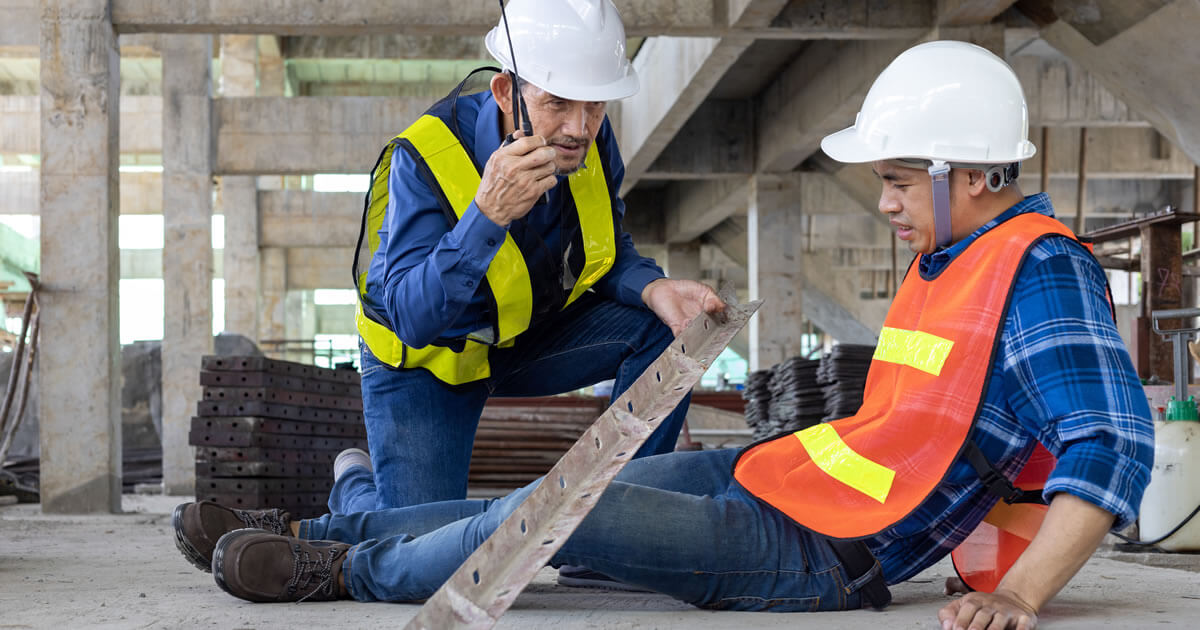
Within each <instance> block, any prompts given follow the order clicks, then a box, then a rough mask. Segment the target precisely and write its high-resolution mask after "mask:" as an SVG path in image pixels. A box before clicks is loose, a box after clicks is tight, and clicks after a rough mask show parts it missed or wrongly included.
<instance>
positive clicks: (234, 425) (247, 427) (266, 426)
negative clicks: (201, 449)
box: [191, 416, 367, 439]
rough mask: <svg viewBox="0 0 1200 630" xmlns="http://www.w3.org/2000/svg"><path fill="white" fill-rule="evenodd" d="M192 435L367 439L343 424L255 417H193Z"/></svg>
mask: <svg viewBox="0 0 1200 630" xmlns="http://www.w3.org/2000/svg"><path fill="white" fill-rule="evenodd" d="M191 430H192V431H193V432H205V431H207V432H211V433H239V432H240V433H283V434H287V435H319V436H322V437H324V436H328V437H343V438H364V439H365V438H366V437H367V428H366V427H365V426H362V425H355V424H346V423H341V422H307V421H293V420H277V419H275V418H254V417H240V416H233V417H207V418H200V417H193V418H192V427H191Z"/></svg>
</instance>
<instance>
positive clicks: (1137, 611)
mask: <svg viewBox="0 0 1200 630" xmlns="http://www.w3.org/2000/svg"><path fill="white" fill-rule="evenodd" d="M180 501H181V498H179V497H162V496H134V495H127V496H125V497H124V508H125V510H126V511H127V512H129V513H127V514H122V515H105V516H57V515H53V516H47V515H43V514H41V511H40V509H39V508H38V506H36V505H10V506H4V507H0V628H185V627H186V628H199V627H216V628H261V627H276V628H278V627H297V628H299V627H350V628H376V627H378V628H383V627H387V628H396V627H398V626H401V625H403V624H404V623H405V622H407V621H408V620H409V619H410V618H411V617H412V616H413V615H414V614H415V613H416V611H417V607H416V606H414V605H402V604H379V603H376V604H361V603H355V602H349V601H342V602H334V603H305V604H299V605H296V604H274V605H264V604H249V603H245V602H241V601H240V600H236V599H234V598H232V597H230V596H228V595H226V594H225V593H224V592H222V591H221V590H219V589H218V588H217V587H216V585H215V584H214V583H213V580H212V577H211V576H210V575H209V574H206V573H201V572H199V571H196V570H194V569H193V568H192V567H191V566H190V565H188V564H187V563H186V562H185V561H184V559H183V558H182V557H181V556H180V554H179V552H178V551H177V550H176V549H175V545H174V541H173V539H172V532H171V524H170V510H171V509H172V508H173V507H174V506H175V505H176V504H177V503H179V502H180ZM1117 558H1120V559H1117ZM1122 560H1126V561H1122ZM1129 560H1133V561H1132V562H1131V561H1129ZM1138 561H1141V562H1146V561H1150V562H1155V563H1158V564H1167V565H1173V566H1174V567H1180V568H1171V567H1169V566H1158V567H1153V566H1147V565H1146V564H1142V563H1141V562H1138ZM1197 570H1200V555H1180V554H1172V555H1166V554H1136V555H1134V554H1118V553H1114V552H1100V553H1098V554H1097V557H1095V558H1093V559H1092V560H1091V562H1089V563H1088V565H1087V566H1086V567H1084V569H1083V571H1081V573H1080V574H1079V575H1078V576H1076V578H1075V579H1074V580H1073V581H1072V582H1071V584H1070V585H1068V586H1067V588H1066V589H1065V590H1064V591H1063V592H1062V593H1061V594H1060V595H1059V596H1058V598H1057V599H1056V600H1055V601H1054V602H1052V603H1051V604H1050V605H1049V606H1048V607H1047V608H1046V610H1045V611H1044V612H1043V615H1042V617H1041V619H1042V624H1043V627H1048V628H1063V629H1066V628H1148V627H1164V626H1165V627H1183V628H1196V627H1200V573H1198V572H1197ZM952 573H953V570H952V569H951V568H950V566H949V564H948V563H946V562H944V563H941V564H938V565H937V566H935V567H933V568H931V569H930V570H928V571H926V572H925V573H922V574H921V575H920V576H918V577H917V578H916V579H914V580H912V581H910V582H908V583H905V584H902V585H900V586H898V587H895V588H894V589H893V595H894V599H895V603H893V605H892V606H891V607H890V608H888V610H887V611H885V612H882V613H877V612H872V611H853V612H840V613H814V614H791V615H788V614H770V613H758V614H755V613H729V612H710V611H704V610H697V609H695V608H692V607H690V606H687V605H685V604H682V603H680V602H677V601H674V600H671V599H669V598H667V597H665V596H661V595H650V594H627V593H613V592H606V591H598V590H590V589H570V588H564V587H560V586H557V585H556V584H554V575H555V574H554V572H553V570H550V569H547V570H544V571H542V573H541V574H539V575H538V579H537V580H536V581H535V582H534V583H533V584H531V585H530V586H529V588H528V589H526V591H525V593H524V594H522V595H521V597H520V598H519V599H517V602H516V604H515V605H514V607H513V608H512V609H511V610H510V611H509V612H508V613H507V614H506V615H505V616H504V618H503V619H502V620H501V622H500V624H499V625H498V627H499V628H512V629H522V630H525V629H530V630H536V629H539V628H546V629H554V630H563V629H566V628H680V629H683V628H687V629H692V628H696V627H704V628H745V627H756V628H783V627H787V628H797V627H812V628H839V629H840V628H869V629H870V630H879V629H883V628H887V629H890V628H936V627H937V623H936V617H935V615H936V613H937V610H938V608H939V607H941V606H942V605H944V603H945V602H946V601H947V598H946V597H944V596H943V595H942V594H941V589H942V587H941V584H942V581H943V579H944V578H945V577H946V576H947V575H948V574H952Z"/></svg>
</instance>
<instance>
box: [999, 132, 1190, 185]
mask: <svg viewBox="0 0 1200 630" xmlns="http://www.w3.org/2000/svg"><path fill="white" fill-rule="evenodd" d="M1197 122H1198V124H1200V121H1197ZM1029 137H1030V139H1031V140H1033V142H1034V144H1039V143H1040V142H1041V130H1040V129H1034V130H1031V131H1030V134H1029ZM1049 140H1050V146H1049V147H1047V150H1045V151H1043V150H1042V147H1038V154H1037V155H1035V156H1033V158H1031V159H1029V160H1026V161H1025V162H1024V163H1023V164H1022V165H1021V167H1022V176H1021V177H1022V180H1024V181H1031V180H1034V179H1035V178H1036V177H1037V173H1039V172H1041V168H1042V160H1043V159H1044V158H1045V155H1046V154H1047V153H1048V154H1049V156H1050V157H1049V160H1050V178H1051V179H1063V178H1065V179H1075V178H1076V177H1077V176H1078V173H1079V129H1077V128H1075V129H1072V128H1068V127H1052V128H1051V129H1050V138H1049ZM1087 143H1088V144H1087V176H1088V179H1191V178H1192V177H1193V169H1194V167H1195V163H1194V162H1193V161H1192V159H1191V157H1190V156H1189V155H1187V154H1186V153H1185V152H1184V151H1183V150H1181V149H1182V147H1179V146H1178V144H1176V143H1175V141H1173V140H1168V139H1167V138H1164V137H1163V134H1160V133H1159V132H1158V131H1156V130H1155V129H1150V128H1146V127H1140V128H1139V127H1097V128H1091V127H1089V128H1088V130H1087Z"/></svg>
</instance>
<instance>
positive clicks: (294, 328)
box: [284, 290, 317, 363]
mask: <svg viewBox="0 0 1200 630" xmlns="http://www.w3.org/2000/svg"><path fill="white" fill-rule="evenodd" d="M315 298H316V296H315V294H314V293H313V292H312V291H311V290H292V291H288V292H287V297H286V298H285V299H284V304H285V306H284V309H285V310H286V311H287V315H286V319H287V326H286V330H287V338H288V339H290V340H296V341H308V340H312V338H313V337H315V336H316V334H317V303H316V299H315ZM285 358H286V359H287V360H289V361H299V362H301V363H312V362H313V359H314V356H313V354H312V353H310V352H309V351H308V347H307V346H300V345H299V344H296V345H295V346H293V347H292V348H291V352H289V353H288V356H287V357H285Z"/></svg>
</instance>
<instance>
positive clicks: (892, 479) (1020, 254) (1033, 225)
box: [734, 213, 1075, 539]
mask: <svg viewBox="0 0 1200 630" xmlns="http://www.w3.org/2000/svg"><path fill="white" fill-rule="evenodd" d="M1048 235H1061V236H1065V237H1068V238H1072V239H1074V238H1075V236H1074V234H1072V232H1071V230H1070V229H1068V228H1067V227H1066V226H1065V225H1063V224H1062V223H1060V222H1059V221H1057V220H1055V219H1052V218H1050V217H1047V216H1044V215H1040V214H1035V213H1029V214H1022V215H1018V216H1016V217H1013V218H1012V219H1009V220H1008V221H1005V222H1004V223H1001V224H1000V225H998V226H996V227H994V228H992V229H991V230H988V231H987V232H985V233H984V234H982V235H981V236H979V238H978V239H977V240H976V241H975V242H974V243H972V244H971V245H970V246H968V247H967V248H966V250H964V251H963V252H962V253H960V254H959V255H958V256H957V257H956V258H955V259H954V260H953V261H951V262H950V264H949V265H948V266H947V267H946V268H945V269H943V270H942V271H941V273H940V274H939V275H938V276H936V277H935V278H933V279H931V280H926V279H924V278H922V277H921V276H920V274H917V273H910V274H908V276H907V277H906V278H905V280H904V282H903V284H901V286H900V290H899V291H898V292H897V294H896V298H895V300H894V301H893V303H892V306H891V308H890V309H889V310H888V315H887V318H886V319H885V321H884V327H883V330H882V332H881V333H880V336H879V344H878V346H877V348H876V350H875V355H874V357H873V359H872V361H871V368H870V371H869V373H868V375H867V382H866V389H865V391H864V394H863V405H862V407H861V408H860V409H859V411H858V413H857V414H855V415H854V416H851V417H849V418H843V419H840V420H834V421H832V422H828V423H823V424H817V425H814V426H811V427H809V428H807V429H804V430H802V431H797V432H796V433H789V434H785V435H781V436H776V437H774V438H771V439H768V440H765V441H763V442H759V443H757V444H754V445H751V446H750V447H748V448H746V449H745V450H744V451H742V453H740V454H739V455H738V459H737V461H736V462H735V464H734V478H735V479H736V480H737V481H738V483H740V484H741V485H742V486H743V487H744V488H745V489H746V490H748V491H749V492H750V493H751V494H753V495H755V496H756V497H758V498H759V499H761V500H763V501H765V502H766V503H768V504H770V505H772V506H773V507H775V508H776V509H778V510H780V511H781V512H783V513H784V514H786V515H787V516H789V517H790V518H791V519H792V520H794V521H795V522H796V523H798V524H799V525H801V526H803V527H805V528H807V529H810V530H812V531H814V532H816V533H819V534H823V535H825V536H829V537H831V538H837V539H856V538H864V537H868V536H872V535H874V534H877V533H879V532H881V531H883V530H885V529H887V528H888V527H891V526H892V525H894V524H896V523H897V522H899V521H900V520H902V519H903V518H905V517H906V516H908V515H909V514H910V513H911V512H912V511H913V510H914V509H916V508H917V506H919V505H920V504H921V503H922V502H923V501H924V500H925V499H926V497H928V496H929V495H930V494H931V493H932V492H933V491H934V489H936V488H937V486H938V485H939V484H940V483H941V482H942V480H943V478H945V476H946V474H947V472H948V471H949V469H950V466H951V465H952V464H953V463H954V462H955V461H957V460H958V459H959V457H960V455H961V454H962V453H963V451H964V448H965V445H966V444H967V442H968V439H969V438H970V436H971V432H972V427H973V426H974V423H975V419H976V418H977V416H978V414H979V408H980V407H981V405H982V401H983V394H984V391H985V390H986V388H987V381H988V376H989V375H990V373H991V370H992V361H993V358H994V356H995V352H996V345H997V341H998V339H999V336H1000V334H1001V332H1002V331H1003V325H1004V319H1005V314H1006V312H1007V310H1008V301H1009V298H1010V295H1011V293H1012V285H1013V281H1014V279H1015V278H1016V275H1017V272H1018V271H1019V269H1020V267H1021V263H1022V261H1023V260H1024V259H1025V255H1026V254H1027V253H1028V251H1029V249H1030V248H1031V247H1032V246H1033V245H1034V244H1035V243H1036V242H1037V241H1039V240H1040V239H1042V238H1043V237H1046V236H1048ZM914 264H916V263H914Z"/></svg>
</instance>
